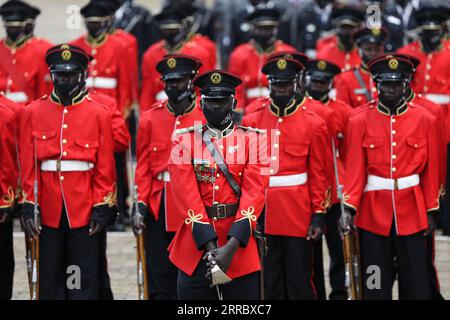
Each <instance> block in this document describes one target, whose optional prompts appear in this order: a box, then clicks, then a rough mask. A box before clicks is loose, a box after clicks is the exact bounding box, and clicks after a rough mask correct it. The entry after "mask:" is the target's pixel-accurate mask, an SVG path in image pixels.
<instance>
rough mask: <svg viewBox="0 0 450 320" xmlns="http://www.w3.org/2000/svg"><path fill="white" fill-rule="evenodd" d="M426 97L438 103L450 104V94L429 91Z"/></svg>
mask: <svg viewBox="0 0 450 320" xmlns="http://www.w3.org/2000/svg"><path fill="white" fill-rule="evenodd" d="M425 98H427V99H428V100H431V101H433V102H434V103H437V104H449V103H450V95H448V94H437V93H427V94H425Z"/></svg>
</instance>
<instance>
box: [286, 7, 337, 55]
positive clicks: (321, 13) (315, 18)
mask: <svg viewBox="0 0 450 320" xmlns="http://www.w3.org/2000/svg"><path fill="white" fill-rule="evenodd" d="M332 3H333V1H332V0H306V1H304V2H303V3H302V4H301V5H300V7H299V8H298V11H297V13H296V18H295V19H293V20H292V23H291V37H292V40H291V41H292V45H293V46H295V47H296V48H297V49H298V50H299V51H301V52H304V53H306V54H307V55H308V56H309V57H310V58H314V57H315V56H316V42H317V40H318V39H319V38H323V37H325V36H327V35H330V34H331V32H332V30H331V23H330V16H331V11H332V7H333V4H332Z"/></svg>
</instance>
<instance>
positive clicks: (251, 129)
mask: <svg viewBox="0 0 450 320" xmlns="http://www.w3.org/2000/svg"><path fill="white" fill-rule="evenodd" d="M237 127H238V128H240V129H244V130H247V131H251V132H257V133H266V132H267V130H265V129H258V128H253V127H245V126H240V125H239V126H237Z"/></svg>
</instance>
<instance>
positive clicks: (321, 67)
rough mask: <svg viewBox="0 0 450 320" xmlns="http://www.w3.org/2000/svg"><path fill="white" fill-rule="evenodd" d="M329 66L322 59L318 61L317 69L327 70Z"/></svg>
mask: <svg viewBox="0 0 450 320" xmlns="http://www.w3.org/2000/svg"><path fill="white" fill-rule="evenodd" d="M326 68H327V63H326V62H325V61H323V60H320V61H319V62H317V69H319V70H325V69H326Z"/></svg>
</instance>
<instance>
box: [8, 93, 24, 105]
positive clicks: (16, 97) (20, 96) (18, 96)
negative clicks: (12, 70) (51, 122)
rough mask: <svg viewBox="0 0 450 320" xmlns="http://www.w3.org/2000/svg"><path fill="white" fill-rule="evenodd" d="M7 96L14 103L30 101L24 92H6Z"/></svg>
mask: <svg viewBox="0 0 450 320" xmlns="http://www.w3.org/2000/svg"><path fill="white" fill-rule="evenodd" d="M5 96H6V97H7V98H8V99H9V100H12V101H14V102H15V103H22V102H27V101H28V96H27V94H26V93H25V92H23V91H17V92H6V94H5Z"/></svg>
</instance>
